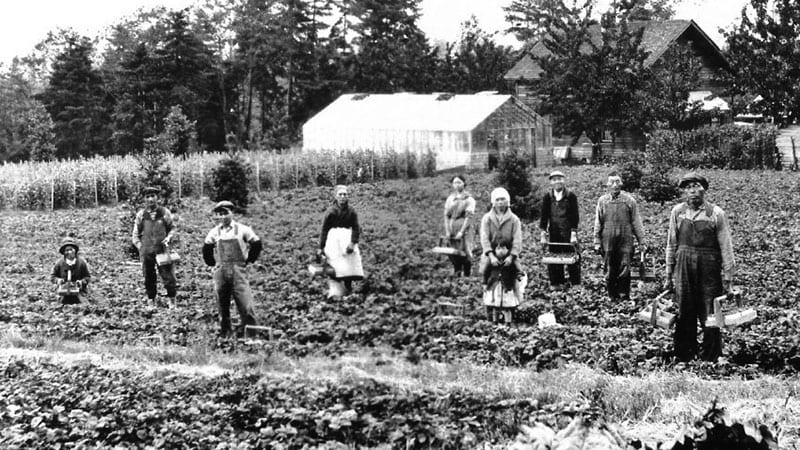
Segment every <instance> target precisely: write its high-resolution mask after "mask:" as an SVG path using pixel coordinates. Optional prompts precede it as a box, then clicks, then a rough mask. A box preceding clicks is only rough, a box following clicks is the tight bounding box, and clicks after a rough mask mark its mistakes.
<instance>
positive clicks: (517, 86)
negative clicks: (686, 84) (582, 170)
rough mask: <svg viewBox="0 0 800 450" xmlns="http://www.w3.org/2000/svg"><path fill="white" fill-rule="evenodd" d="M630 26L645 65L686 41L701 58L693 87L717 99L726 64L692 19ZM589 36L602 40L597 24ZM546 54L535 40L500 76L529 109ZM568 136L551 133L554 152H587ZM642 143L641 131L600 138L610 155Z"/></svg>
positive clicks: (640, 146)
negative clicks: (638, 36)
mask: <svg viewBox="0 0 800 450" xmlns="http://www.w3.org/2000/svg"><path fill="white" fill-rule="evenodd" d="M630 28H631V29H632V30H637V29H644V30H643V32H642V43H641V47H642V48H643V49H644V50H645V51H646V52H647V53H648V55H647V59H646V60H645V66H648V67H649V66H655V65H658V64H659V63H660V61H662V59H661V57H662V56H663V55H664V54H665V53H666V52H667V51H668V50H669V49H670V48H671V47H672V46H674V45H676V44H683V45H687V46H688V47H689V48H690V49H692V51H693V52H694V53H695V55H697V56H698V57H699V59H700V61H701V68H700V80H699V82H698V85H697V86H696V87H695V88H694V89H693V91H698V92H699V91H708V93H709V94H710V95H708V96H706V98H707V100H708V101H709V102H714V103H716V104H718V103H719V99H718V98H714V96H715V95H718V94H719V93H720V91H721V90H722V89H723V87H724V86H722V85H721V84H720V82H719V75H721V74H722V73H723V72H725V71H728V70H730V66H729V64H728V62H727V61H726V59H725V57H724V55H723V54H722V52H721V50H720V49H719V47H718V46H717V44H715V43H714V41H713V40H711V38H709V37H708V35H707V34H706V33H705V32H704V31H703V30H702V29H701V28H700V27H699V26H698V25H697V24H696V23H695V22H694V21H693V20H665V21H634V22H631V23H630ZM589 37H590V39H591V40H592V42H594V43H595V44H597V45H601V44H602V35H601V32H600V26H599V25H593V26H592V27H590V29H589ZM587 51H588V46H587ZM549 54H550V51H549V50H548V49H547V47H546V46H545V44H544V42H542V41H540V42H537V43H536V44H534V45H533V46H532V47H531V49H530V51H529V52H527V53H526V54H525V55H524V56H523V57H522V58H521V59H520V60H519V61H518V62H517V64H516V65H514V67H512V68H511V69H510V70H509V71H508V72H507V73H506V75H505V76H504V78H505V80H506V82H508V83H509V84H510V87H511V89H512V92H513V93H514V95H515V96H516V97H517V98H519V99H520V100H522V101H523V102H524V103H525V104H527V105H529V106H531V107H532V108H533V109H537V107H538V105H539V97H538V94H537V90H536V83H537V80H539V79H540V78H541V75H542V72H543V70H542V68H541V66H540V65H539V62H538V58H542V57H546V56H548V55H549ZM709 104H712V103H709ZM572 140H573V139H572V137H569V136H556V137H554V138H553V144H554V148H555V151H556V153H557V154H558V155H560V156H562V155H569V156H571V157H572V158H580V159H582V158H584V157H586V156H587V155H591V143H590V142H589V141H588V139H586V138H585V137H582V138H581V139H579V140H578V142H577V144H575V145H571V144H572ZM644 145H645V138H644V136H643V135H642V133H639V132H636V131H635V130H632V131H631V132H628V133H623V134H622V135H618V136H607V138H606V140H604V141H603V149H604V150H603V153H604V154H605V155H609V154H612V155H613V154H618V153H621V152H625V151H627V150H630V149H643V148H644ZM568 146H569V147H570V148H567V147H568Z"/></svg>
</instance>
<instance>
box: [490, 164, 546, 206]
mask: <svg viewBox="0 0 800 450" xmlns="http://www.w3.org/2000/svg"><path fill="white" fill-rule="evenodd" d="M494 182H495V184H496V185H497V186H504V187H505V188H506V189H507V190H508V194H509V195H510V196H511V210H512V211H513V212H514V214H516V215H517V216H519V218H520V219H526V220H532V219H535V218H536V217H538V216H539V211H540V210H541V201H542V200H541V195H540V193H539V186H534V185H533V183H531V180H530V173H529V172H528V160H527V159H526V158H523V157H520V155H519V153H518V152H517V151H516V150H511V151H509V152H507V153H504V154H503V155H502V156H501V158H500V161H499V162H498V165H497V175H495V179H494Z"/></svg>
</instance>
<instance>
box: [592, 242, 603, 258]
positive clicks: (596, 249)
mask: <svg viewBox="0 0 800 450" xmlns="http://www.w3.org/2000/svg"><path fill="white" fill-rule="evenodd" d="M594 252H595V253H597V254H598V255H600V256H603V247H601V246H600V244H594Z"/></svg>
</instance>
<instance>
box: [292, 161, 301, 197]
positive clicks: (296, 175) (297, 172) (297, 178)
mask: <svg viewBox="0 0 800 450" xmlns="http://www.w3.org/2000/svg"><path fill="white" fill-rule="evenodd" d="M292 153H294V188H295V189H297V188H299V187H300V167H299V166H298V165H297V152H292Z"/></svg>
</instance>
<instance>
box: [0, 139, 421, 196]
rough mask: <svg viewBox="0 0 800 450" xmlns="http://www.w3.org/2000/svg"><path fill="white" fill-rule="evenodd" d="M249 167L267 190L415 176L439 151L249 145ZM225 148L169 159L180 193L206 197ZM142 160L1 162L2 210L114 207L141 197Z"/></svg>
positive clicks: (255, 184) (253, 187)
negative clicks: (262, 148)
mask: <svg viewBox="0 0 800 450" xmlns="http://www.w3.org/2000/svg"><path fill="white" fill-rule="evenodd" d="M239 155H240V156H241V157H242V158H243V159H244V160H246V161H247V162H248V163H249V164H250V166H251V169H252V171H251V177H250V179H249V180H248V188H249V190H250V192H251V193H254V194H258V193H260V192H262V191H265V190H282V189H295V188H300V187H308V186H332V185H334V184H351V183H361V182H370V181H375V180H385V179H397V178H416V177H419V176H427V175H431V174H433V172H434V171H435V169H436V167H435V158H434V156H433V154H430V153H429V154H427V155H423V156H422V157H421V158H420V157H417V155H415V154H413V153H398V152H391V151H390V152H381V153H376V152H373V151H360V150H359V151H350V152H344V153H334V152H302V153H301V152H283V153H278V152H275V151H243V152H240V153H239ZM226 156H227V155H226V154H224V153H198V154H194V155H190V156H188V157H185V158H176V157H170V158H169V159H168V162H167V164H168V165H169V167H170V169H171V172H172V180H171V181H172V184H173V188H174V192H175V193H176V195H178V197H180V198H186V197H195V198H198V197H203V196H208V195H209V192H211V190H212V185H211V183H212V170H213V169H214V167H216V165H217V163H218V162H219V161H220V160H221V159H222V158H225V157H226ZM143 187H144V186H143V185H142V181H141V180H140V165H139V161H138V160H137V159H136V158H134V157H132V156H126V157H119V156H115V157H107V158H102V157H95V158H91V159H81V160H71V161H54V162H38V163H18V164H4V165H2V166H0V209H20V210H52V209H65V208H91V207H97V206H100V205H116V204H118V203H120V202H126V201H129V200H130V199H133V198H135V197H136V196H137V195H138V193H139V191H140V190H141V189H142V188H143Z"/></svg>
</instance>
